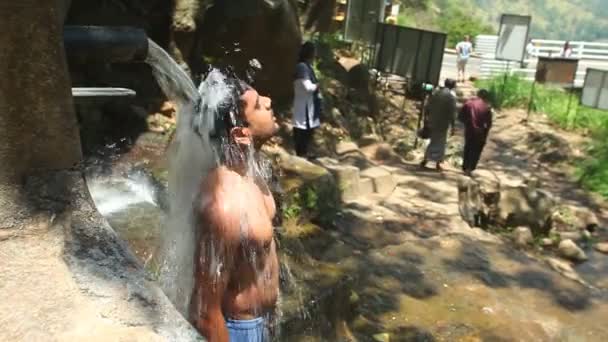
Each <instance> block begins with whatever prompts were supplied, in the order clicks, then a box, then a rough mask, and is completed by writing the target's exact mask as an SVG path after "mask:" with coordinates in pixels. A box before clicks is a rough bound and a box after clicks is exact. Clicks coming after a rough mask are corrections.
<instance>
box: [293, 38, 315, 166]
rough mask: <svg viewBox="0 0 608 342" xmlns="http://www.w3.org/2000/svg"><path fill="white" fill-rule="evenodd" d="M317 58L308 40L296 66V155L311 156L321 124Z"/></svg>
mask: <svg viewBox="0 0 608 342" xmlns="http://www.w3.org/2000/svg"><path fill="white" fill-rule="evenodd" d="M314 58H315V46H314V44H313V43H312V42H306V43H304V44H303V45H302V48H301V50H300V58H299V62H298V65H297V66H296V76H295V81H294V83H293V85H294V99H293V138H294V145H295V150H296V155H298V156H299V157H305V158H310V157H311V156H310V155H309V154H308V147H309V146H310V142H311V140H312V135H313V133H314V130H315V128H317V127H319V126H320V125H321V121H320V116H321V114H320V113H321V94H320V92H319V82H318V80H317V76H316V75H315V71H314V69H313V68H312V63H313V60H314Z"/></svg>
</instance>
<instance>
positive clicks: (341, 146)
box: [336, 141, 359, 155]
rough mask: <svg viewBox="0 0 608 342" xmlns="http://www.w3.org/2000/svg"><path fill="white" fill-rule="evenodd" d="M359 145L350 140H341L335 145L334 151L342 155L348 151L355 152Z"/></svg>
mask: <svg viewBox="0 0 608 342" xmlns="http://www.w3.org/2000/svg"><path fill="white" fill-rule="evenodd" d="M358 150H359V147H358V146H357V144H355V143H354V142H352V141H341V142H339V143H338V144H337V145H336V153H337V154H339V155H344V154H347V153H350V152H357V151H358Z"/></svg>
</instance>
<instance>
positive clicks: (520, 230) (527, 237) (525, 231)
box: [513, 227, 534, 247]
mask: <svg viewBox="0 0 608 342" xmlns="http://www.w3.org/2000/svg"><path fill="white" fill-rule="evenodd" d="M513 239H514V240H515V244H517V245H518V246H521V247H524V246H527V245H530V244H532V243H533V242H534V237H533V236H532V231H531V230H530V228H528V227H517V228H515V230H514V231H513Z"/></svg>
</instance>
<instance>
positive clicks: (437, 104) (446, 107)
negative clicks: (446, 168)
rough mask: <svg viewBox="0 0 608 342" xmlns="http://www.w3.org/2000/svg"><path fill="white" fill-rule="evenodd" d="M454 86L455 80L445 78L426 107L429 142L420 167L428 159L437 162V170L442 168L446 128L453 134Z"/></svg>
mask: <svg viewBox="0 0 608 342" xmlns="http://www.w3.org/2000/svg"><path fill="white" fill-rule="evenodd" d="M455 87H456V81H454V80H453V79H450V78H448V79H446V80H445V82H444V87H443V88H441V89H439V90H437V91H436V92H435V93H433V95H431V98H430V99H429V103H428V105H427V107H426V120H425V121H426V122H425V125H428V128H429V130H430V138H431V142H430V143H429V145H428V146H427V148H426V152H425V154H424V159H423V160H422V163H421V164H420V166H421V167H423V168H424V167H426V164H427V163H428V162H429V161H434V162H436V163H437V170H440V171H441V170H442V167H441V163H443V158H444V156H445V149H446V146H447V139H448V129H449V128H450V127H451V128H452V135H453V134H454V120H455V117H456V94H454V91H453V89H454V88H455Z"/></svg>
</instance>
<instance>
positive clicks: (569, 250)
mask: <svg viewBox="0 0 608 342" xmlns="http://www.w3.org/2000/svg"><path fill="white" fill-rule="evenodd" d="M557 251H558V252H559V255H561V256H562V257H564V258H566V259H569V260H573V261H585V260H587V254H585V252H584V251H583V250H582V249H581V248H580V247H578V246H577V245H576V243H574V241H572V240H569V239H567V240H562V241H561V242H560V243H559V246H558V247H557Z"/></svg>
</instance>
